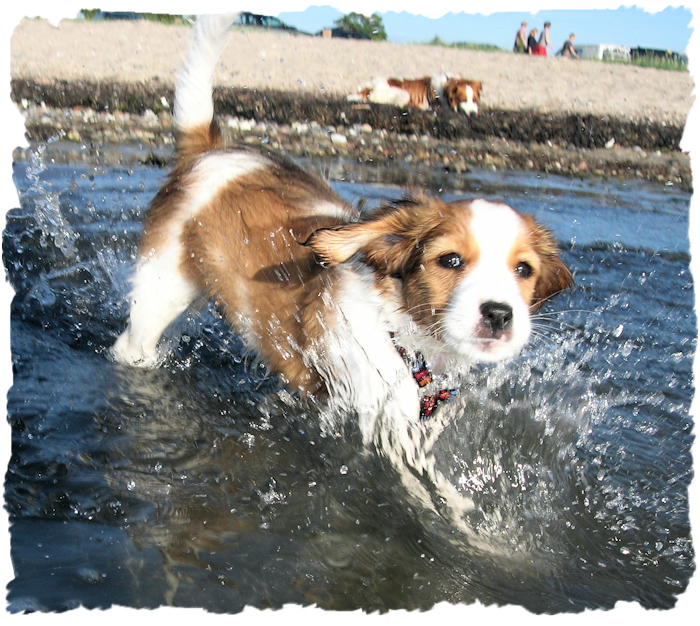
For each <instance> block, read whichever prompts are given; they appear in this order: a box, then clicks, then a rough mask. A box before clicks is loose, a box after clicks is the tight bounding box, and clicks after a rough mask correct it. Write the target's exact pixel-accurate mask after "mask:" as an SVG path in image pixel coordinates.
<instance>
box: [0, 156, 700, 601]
mask: <svg viewBox="0 0 700 626" xmlns="http://www.w3.org/2000/svg"><path fill="white" fill-rule="evenodd" d="M163 177H164V172H163V170H160V169H156V168H133V169H119V168H110V169H98V168H95V169H91V168H86V167H73V166H70V167H69V166H61V165H47V164H44V163H43V160H42V156H41V154H40V153H39V154H37V155H36V158H35V160H34V161H33V162H32V163H17V164H16V165H15V181H16V185H17V187H18V190H19V193H20V199H21V206H20V207H19V208H17V209H13V210H11V211H10V212H9V214H8V216H7V224H6V229H5V234H4V243H3V246H4V247H3V252H4V263H5V268H6V272H7V276H8V277H9V280H10V282H11V284H12V286H13V288H14V289H15V292H16V297H15V298H14V301H13V303H12V311H11V342H12V359H13V361H12V365H13V372H14V380H13V385H12V387H11V389H10V390H9V394H8V415H9V421H10V424H11V427H12V456H11V460H10V463H9V468H8V471H7V475H6V481H5V498H6V507H7V509H8V511H9V515H10V519H11V549H12V559H13V564H14V571H15V578H14V580H12V581H10V583H9V586H8V590H9V594H8V602H9V610H10V611H11V612H22V611H58V610H65V609H68V608H73V607H77V606H81V605H83V606H86V607H90V608H94V607H109V606H113V605H124V606H129V607H158V606H161V605H174V606H179V607H202V608H205V609H207V610H209V611H214V612H238V611H241V610H242V609H243V608H244V607H245V606H247V605H251V606H255V607H281V606H283V605H284V604H286V603H297V604H305V605H308V604H318V605H319V606H321V607H323V608H327V609H358V608H360V609H364V610H367V611H374V610H380V611H385V610H389V609H402V608H403V609H414V608H423V609H427V608H430V607H432V606H433V605H435V604H436V603H438V602H445V601H447V602H451V603H465V604H468V603H472V602H474V601H479V602H480V603H482V604H493V603H497V604H517V605H521V606H524V607H526V608H527V609H528V610H531V611H534V612H562V611H581V610H583V609H584V608H610V607H612V606H614V605H615V603H616V602H618V601H633V602H638V603H639V604H641V605H642V606H644V607H648V608H649V607H653V608H668V607H671V606H673V604H674V602H675V599H676V597H677V595H678V594H680V593H682V592H683V590H684V589H685V587H686V585H687V583H688V580H689V578H690V576H691V575H692V573H693V569H694V554H693V549H692V544H691V535H690V522H689V512H688V485H689V483H690V480H691V478H692V471H693V470H692V462H691V456H690V450H691V443H692V437H693V435H692V428H693V425H692V422H691V419H690V417H689V408H690V403H691V399H692V393H693V388H692V373H691V368H692V361H693V356H694V351H695V349H696V336H697V332H696V319H695V316H694V313H693V283H692V279H691V275H690V271H689V242H688V206H689V201H690V196H689V195H688V194H684V193H681V192H678V191H676V190H674V189H673V188H669V187H662V186H650V185H646V184H642V183H626V184H622V183H612V182H610V183H605V182H599V181H596V182H581V181H571V180H567V179H563V178H555V177H540V176H537V175H532V174H503V173H500V174H497V175H496V174H471V175H470V176H469V177H470V182H471V185H472V187H473V193H470V194H468V195H469V196H470V197H471V196H485V197H488V198H491V199H505V200H507V201H508V202H509V203H510V204H511V205H512V206H514V207H515V208H517V209H519V210H523V211H525V212H529V213H532V214H534V215H535V216H536V217H537V218H539V219H540V220H542V221H543V222H545V223H546V224H547V225H548V226H549V227H550V228H552V229H553V230H554V231H555V233H556V235H557V237H558V239H559V240H560V241H561V243H562V246H563V247H564V250H565V252H564V257H565V259H566V261H567V262H568V263H569V265H570V266H571V267H572V268H573V269H574V272H575V278H576V287H575V288H574V289H573V290H571V291H570V292H568V293H566V294H564V295H562V296H560V297H558V298H557V299H555V300H554V301H552V302H551V303H550V304H549V305H548V308H546V309H545V310H544V311H542V318H541V319H539V320H538V322H537V323H538V326H537V333H536V336H535V337H534V338H533V341H532V342H531V345H530V346H528V347H527V349H526V350H525V351H524V353H523V355H522V357H521V358H519V359H517V360H516V361H515V362H513V363H510V364H507V365H499V366H497V367H488V368H477V369H476V370H475V371H474V372H472V373H471V374H470V375H469V376H468V377H467V379H466V380H465V381H464V388H465V389H469V393H468V394H462V398H463V406H462V407H461V411H462V417H461V419H459V420H457V421H455V422H453V423H452V425H451V426H450V427H449V428H448V429H447V430H446V431H445V432H444V433H443V435H442V436H441V437H440V439H439V441H438V443H437V444H436V453H437V456H438V465H439V467H440V468H441V469H442V471H443V473H444V474H445V475H446V476H448V477H449V479H450V480H451V481H452V482H453V483H454V484H455V485H456V486H457V487H458V488H459V489H460V490H462V491H463V492H464V493H466V494H468V495H469V496H470V497H471V498H472V499H473V500H474V501H475V502H476V504H477V510H476V511H475V512H474V513H473V514H471V515H470V516H469V517H468V524H469V525H470V527H471V529H472V533H471V534H470V536H469V537H466V536H465V535H464V534H463V533H462V531H460V530H459V529H458V528H455V527H454V526H453V524H452V523H451V522H450V520H448V519H445V518H443V517H442V516H441V515H439V514H437V513H435V512H433V511H431V510H426V509H425V508H424V507H421V506H420V504H418V503H417V502H416V501H415V500H414V499H412V498H411V494H409V493H406V491H405V490H404V488H403V487H401V486H400V485H401V483H400V481H399V479H398V477H397V476H396V474H395V473H394V471H393V470H392V469H391V468H389V467H387V466H386V465H385V464H384V463H383V462H382V460H381V459H379V458H376V457H375V456H372V455H369V454H364V453H363V452H362V450H361V449H360V447H359V446H358V445H357V442H356V440H355V438H354V437H353V436H352V433H350V434H349V436H347V437H332V436H325V435H323V434H322V433H320V432H318V429H317V428H316V422H315V420H314V415H313V414H312V413H310V412H308V411H307V410H306V409H303V408H302V407H301V406H299V404H298V403H297V402H296V401H295V400H294V399H293V398H292V397H290V396H289V395H288V394H286V393H285V392H284V390H281V389H279V387H278V386H277V385H276V383H275V381H274V380H271V379H268V378H265V376H264V371H262V370H261V369H260V368H259V367H257V366H256V364H255V363H254V362H252V361H250V360H249V359H246V358H245V356H244V354H243V351H242V348H241V345H240V343H239V342H238V340H237V339H236V337H235V336H233V335H232V334H231V332H230V331H229V329H228V327H227V326H226V324H225V323H224V322H223V321H222V320H221V319H220V317H219V315H218V313H217V311H216V310H215V309H214V308H213V307H209V308H207V309H205V310H204V311H203V312H200V313H197V314H194V313H193V314H191V315H189V316H188V318H187V319H185V320H183V321H182V323H181V324H180V325H179V327H178V329H177V332H175V333H173V340H172V343H173V354H172V357H171V358H170V359H169V361H168V362H167V363H166V365H165V366H164V367H162V368H160V369H158V370H154V371H143V370H140V369H132V368H128V367H124V366H120V365H116V364H114V363H112V362H110V360H109V359H108V358H107V357H106V354H105V350H106V348H107V347H108V346H109V345H111V343H112V341H113V340H114V338H115V337H116V336H117V334H118V333H119V332H120V331H121V329H122V328H123V326H124V323H125V316H126V302H125V299H126V291H127V280H128V275H129V272H128V268H129V264H130V263H131V262H132V260H133V259H134V255H135V247H136V244H137V239H138V235H139V233H140V230H141V224H142V220H143V216H144V212H145V209H146V207H147V205H148V202H149V200H150V198H151V197H152V196H153V194H154V193H155V191H156V190H157V188H158V186H159V184H160V183H161V181H162V180H163ZM334 186H335V188H336V189H337V191H338V192H339V193H340V194H341V195H342V196H343V197H345V198H346V199H348V200H350V201H351V202H357V201H358V200H360V199H361V198H363V199H366V201H367V204H368V206H369V207H373V206H376V205H377V204H378V203H379V201H380V200H381V198H384V197H395V196H397V195H399V194H400V190H398V189H393V188H387V187H371V186H361V185H355V184H352V183H342V184H336V185H334ZM446 197H447V199H451V198H452V196H449V195H447V196H446ZM474 537H477V538H478V541H474V540H473V539H474Z"/></svg>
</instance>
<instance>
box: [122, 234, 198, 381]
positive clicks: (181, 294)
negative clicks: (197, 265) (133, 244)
mask: <svg viewBox="0 0 700 626" xmlns="http://www.w3.org/2000/svg"><path fill="white" fill-rule="evenodd" d="M181 253H182V248H181V247H180V246H168V247H166V249H165V250H163V251H161V252H160V253H159V254H157V255H154V256H151V257H146V258H143V259H142V260H141V261H140V265H139V266H138V267H137V269H136V273H135V275H134V279H133V283H132V289H131V294H130V304H131V310H130V312H129V324H128V326H127V328H126V330H125V331H124V332H123V333H122V334H121V335H120V336H119V338H118V339H117V341H116V343H115V344H114V346H113V348H112V355H113V356H114V358H115V359H116V360H117V361H120V362H122V363H127V364H130V365H140V366H143V367H153V366H156V365H158V363H159V361H160V359H161V356H162V355H160V354H159V353H158V350H157V344H158V340H159V339H160V337H161V335H162V334H163V331H165V329H166V328H167V327H168V326H169V325H170V324H171V323H172V322H173V321H175V319H176V318H177V317H179V316H180V314H181V313H183V312H184V311H185V310H186V309H187V307H188V306H189V305H190V304H191V303H192V302H193V301H194V300H195V299H196V298H197V297H198V296H199V295H200V291H199V289H198V288H197V286H196V285H195V284H194V283H193V282H192V281H191V280H190V279H189V278H187V276H186V275H184V274H183V273H182V271H181V269H180V255H181Z"/></svg>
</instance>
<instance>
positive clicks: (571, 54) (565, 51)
mask: <svg viewBox="0 0 700 626" xmlns="http://www.w3.org/2000/svg"><path fill="white" fill-rule="evenodd" d="M574 39H576V35H575V34H574V33H571V34H570V35H569V38H568V39H567V40H566V41H565V42H564V45H563V46H562V47H561V50H559V55H560V56H562V57H566V58H567V59H580V58H581V57H580V56H579V55H578V54H577V53H576V50H574Z"/></svg>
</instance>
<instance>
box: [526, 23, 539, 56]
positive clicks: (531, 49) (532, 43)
mask: <svg viewBox="0 0 700 626" xmlns="http://www.w3.org/2000/svg"><path fill="white" fill-rule="evenodd" d="M536 49H537V29H536V28H533V29H532V30H531V31H530V36H529V37H528V38H527V53H528V54H536V53H535V50H536Z"/></svg>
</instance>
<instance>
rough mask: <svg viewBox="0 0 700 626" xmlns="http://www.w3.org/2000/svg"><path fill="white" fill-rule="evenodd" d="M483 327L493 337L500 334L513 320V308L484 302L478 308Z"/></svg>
mask: <svg viewBox="0 0 700 626" xmlns="http://www.w3.org/2000/svg"><path fill="white" fill-rule="evenodd" d="M479 311H480V312H481V317H482V320H483V323H484V325H485V326H486V327H487V328H488V329H489V330H490V331H491V334H492V335H493V336H496V335H497V334H499V333H502V332H503V331H504V330H505V329H506V328H508V326H509V325H510V323H511V321H512V320H513V308H512V307H511V306H510V305H509V304H503V303H501V302H492V301H489V302H484V303H483V304H482V305H481V306H480V307H479Z"/></svg>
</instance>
